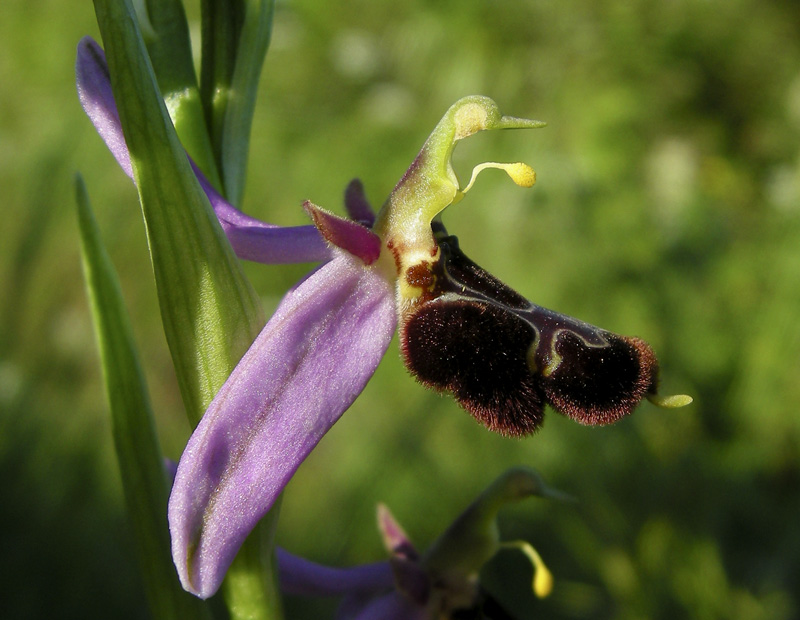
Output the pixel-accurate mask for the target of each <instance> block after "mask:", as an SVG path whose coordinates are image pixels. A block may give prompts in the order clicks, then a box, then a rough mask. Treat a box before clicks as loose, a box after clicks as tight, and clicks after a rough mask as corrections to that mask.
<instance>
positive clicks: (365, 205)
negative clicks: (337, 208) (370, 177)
mask: <svg viewBox="0 0 800 620" xmlns="http://www.w3.org/2000/svg"><path fill="white" fill-rule="evenodd" d="M344 208H345V209H347V214H348V215H349V216H350V219H352V220H355V221H356V222H358V223H360V224H364V226H366V227H367V228H372V225H373V224H374V223H375V211H373V210H372V205H371V204H369V201H368V200H367V195H366V194H365V193H364V184H363V183H361V179H353V180H352V181H350V183H348V184H347V189H345V190H344Z"/></svg>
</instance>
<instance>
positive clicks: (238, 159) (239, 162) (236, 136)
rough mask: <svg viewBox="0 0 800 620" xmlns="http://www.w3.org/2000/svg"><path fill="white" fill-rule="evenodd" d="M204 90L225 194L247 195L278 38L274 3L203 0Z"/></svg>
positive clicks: (271, 0)
mask: <svg viewBox="0 0 800 620" xmlns="http://www.w3.org/2000/svg"><path fill="white" fill-rule="evenodd" d="M201 6H202V32H203V57H202V61H201V68H200V92H201V97H202V99H203V105H204V108H205V110H206V116H207V118H208V119H209V123H210V133H211V140H212V142H213V144H214V152H215V154H216V157H217V164H218V165H219V168H220V170H221V171H222V181H223V186H224V188H225V196H226V197H227V198H228V200H229V201H230V202H231V203H232V204H234V205H239V204H241V201H242V196H243V194H244V185H245V176H246V174H247V156H248V151H249V148H250V128H251V126H252V121H253V110H254V108H255V102H256V95H257V91H258V82H259V77H260V76H261V69H262V67H263V65H264V58H265V56H266V54H267V49H268V48H269V41H270V36H271V34H272V16H273V12H274V9H275V2H274V0H203V2H202V5H201Z"/></svg>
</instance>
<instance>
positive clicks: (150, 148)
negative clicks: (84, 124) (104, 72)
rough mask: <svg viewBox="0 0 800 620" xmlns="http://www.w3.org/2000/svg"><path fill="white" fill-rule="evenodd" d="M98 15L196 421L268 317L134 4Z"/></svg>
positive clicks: (172, 344) (112, 0)
mask: <svg viewBox="0 0 800 620" xmlns="http://www.w3.org/2000/svg"><path fill="white" fill-rule="evenodd" d="M95 11H96V13H97V19H98V23H99V25H100V32H101V34H102V36H103V42H104V46H105V51H106V58H107V60H108V65H109V70H110V74H111V85H112V89H113V92H114V97H115V99H116V101H117V106H118V109H119V114H120V119H121V122H122V129H123V132H124V134H125V140H126V142H127V144H128V149H129V150H130V154H131V162H132V164H133V172H134V177H135V178H136V185H137V187H138V189H139V198H140V201H141V204H142V212H143V215H144V219H145V224H146V227H147V237H148V241H149V245H150V255H151V258H152V263H153V270H154V272H155V279H156V287H157V290H158V297H159V304H160V307H161V318H162V322H163V324H164V331H165V334H166V337H167V343H168V345H169V348H170V352H171V353H172V360H173V364H174V366H175V370H176V373H177V377H178V384H179V386H180V389H181V394H182V396H183V400H184V404H185V405H186V410H187V414H188V415H189V419H190V420H191V422H192V425H193V426H194V425H196V424H197V422H198V421H199V419H200V416H201V415H202V413H203V412H204V411H205V410H206V408H207V407H208V405H209V403H210V402H211V400H212V399H213V397H214V395H215V394H216V392H217V390H218V389H219V388H220V387H221V386H222V384H223V383H224V382H225V380H226V379H227V378H228V375H230V373H231V371H232V370H233V368H234V367H235V365H236V363H237V362H238V361H239V359H240V358H241V356H242V355H243V354H244V352H245V351H246V350H247V348H248V347H249V346H250V344H251V343H252V341H253V339H254V338H255V336H256V335H257V334H258V332H259V331H260V329H261V328H262V327H263V325H264V322H265V318H264V314H263V311H262V309H261V305H260V302H259V300H258V297H257V296H256V294H255V292H254V291H253V289H252V287H251V286H250V284H249V282H248V281H247V280H246V279H245V277H244V274H243V272H242V269H241V266H240V264H239V262H238V260H237V259H236V257H235V256H234V254H233V250H232V249H231V247H230V244H229V243H228V240H227V239H226V237H225V235H224V233H223V232H222V229H221V227H220V225H219V222H218V221H217V218H216V216H215V215H214V212H213V211H212V209H211V205H210V204H209V202H208V199H207V198H206V195H205V193H204V192H203V190H202V189H201V188H200V185H199V183H198V181H197V179H196V177H195V175H194V173H193V172H192V170H191V167H190V165H189V162H188V159H187V158H186V155H185V153H184V150H183V147H182V146H181V144H180V142H179V141H178V138H177V136H176V135H175V130H174V128H173V126H172V123H171V121H170V118H169V115H168V114H167V110H166V108H165V106H164V102H163V100H162V99H161V95H160V93H159V90H158V86H157V85H156V80H155V77H154V75H153V69H152V66H151V64H150V61H149V58H148V56H147V52H146V50H145V47H144V43H143V41H142V38H141V36H140V34H139V28H138V24H137V20H136V18H135V16H134V14H133V10H132V8H131V6H130V4H129V2H127V0H126V1H120V0H95Z"/></svg>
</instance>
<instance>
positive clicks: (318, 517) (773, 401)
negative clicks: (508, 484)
mask: <svg viewBox="0 0 800 620" xmlns="http://www.w3.org/2000/svg"><path fill="white" fill-rule="evenodd" d="M188 10H189V13H190V15H192V14H195V15H196V12H197V10H198V9H197V7H196V6H194V5H190V6H189V7H188ZM84 34H92V35H93V36H95V37H97V28H96V25H95V22H94V17H93V13H92V6H91V3H90V2H84V3H77V4H76V3H69V5H68V4H67V3H66V2H64V1H63V0H61V1H59V0H40V1H38V2H22V1H20V0H12V1H11V2H6V3H5V4H4V7H3V19H2V20H0V52H1V53H0V83H2V84H3V86H2V89H0V188H1V189H2V196H3V202H4V206H5V209H6V211H7V212H8V213H9V215H10V217H9V218H8V219H7V220H6V221H5V223H4V225H3V226H2V227H0V287H2V296H0V321H2V323H1V324H0V485H1V488H2V502H0V506H1V507H0V531H1V532H2V534H0V537H2V538H0V549H2V556H1V557H2V563H1V564H0V567H2V583H3V590H4V592H5V594H4V595H3V607H4V611H5V614H6V615H7V617H10V618H46V617H47V618H49V617H57V618H93V617H98V618H99V617H109V618H111V617H113V618H143V617H146V610H145V603H144V597H143V591H142V585H141V582H140V580H139V578H138V576H137V575H136V573H135V563H134V561H133V554H132V550H131V546H130V542H129V533H128V530H127V529H126V526H125V524H124V519H123V517H122V502H121V492H120V482H119V475H118V472H117V470H116V465H115V461H114V457H113V452H112V450H113V448H112V441H111V434H110V429H109V420H108V415H107V411H106V404H105V402H104V401H103V390H102V385H101V382H100V371H99V365H98V362H97V354H96V352H95V343H94V341H93V337H92V332H91V325H90V318H89V311H88V306H87V302H86V300H85V295H84V290H83V283H82V280H81V275H80V262H79V250H78V237H77V231H76V226H75V222H74V207H73V205H72V197H71V190H70V177H71V175H72V173H73V172H74V171H75V170H77V169H80V170H81V171H82V172H84V174H85V177H86V181H87V185H88V187H89V190H90V192H91V195H92V201H93V203H94V205H95V208H96V210H97V212H98V219H99V221H100V225H101V228H102V231H103V235H104V239H105V242H106V244H107V245H108V247H109V248H110V249H111V253H112V258H113V260H114V261H115V264H116V265H117V268H118V269H119V271H120V275H121V279H122V284H123V290H124V293H125V296H126V302H127V303H128V305H129V308H130V311H131V314H132V318H133V321H134V330H135V335H136V337H137V340H138V343H139V346H140V347H141V351H142V358H143V362H144V365H145V367H146V372H147V376H148V380H149V383H150V388H151V392H152V395H153V402H154V406H155V409H156V411H157V414H158V424H159V431H160V433H161V437H162V442H163V445H164V449H165V452H166V453H167V454H168V455H169V456H171V457H173V458H177V457H178V455H179V454H180V451H181V447H182V445H183V444H184V442H185V440H186V438H187V437H188V433H189V429H188V425H187V423H186V422H185V416H184V414H183V412H182V411H181V409H180V408H181V406H182V405H181V401H180V397H179V394H178V391H177V387H176V383H175V378H174V373H173V371H172V367H171V362H170V358H169V354H168V352H167V349H166V346H165V343H164V338H163V335H162V334H163V332H162V331H161V327H160V324H159V313H158V310H157V304H156V299H155V291H154V287H153V283H152V270H151V268H150V265H149V258H148V254H147V248H146V244H145V236H144V234H143V233H144V231H143V226H142V224H141V217H140V213H139V208H138V205H137V202H136V194H135V191H134V189H133V187H132V186H131V185H130V183H129V181H128V179H127V178H125V177H124V176H123V175H122V173H121V172H120V171H119V170H118V169H117V168H116V164H115V162H114V161H113V159H112V158H111V156H110V155H109V154H108V153H107V152H106V150H105V147H104V146H103V145H102V143H101V141H100V139H99V138H98V137H97V136H96V135H94V132H93V130H92V128H91V125H90V124H89V122H88V120H87V119H86V118H85V117H84V116H83V113H82V111H81V110H80V107H79V105H78V103H77V98H76V96H75V92H74V85H73V69H72V65H73V62H74V50H75V46H76V45H77V42H78V40H79V38H80V37H81V36H82V35H84ZM474 93H479V94H486V95H489V96H491V97H492V98H494V99H495V100H496V101H497V102H498V103H499V104H500V106H501V109H502V110H503V111H504V112H506V113H508V114H516V115H520V116H532V117H534V118H539V119H541V120H545V121H547V122H548V123H549V126H548V127H547V128H545V129H541V130H537V131H536V132H505V133H500V134H497V133H493V134H487V135H485V136H483V135H479V136H476V137H475V138H472V139H470V140H469V141H467V142H466V143H464V144H463V145H462V146H460V147H459V149H458V150H457V152H456V155H457V165H458V164H460V165H461V167H460V168H459V170H460V172H461V174H462V175H463V174H465V173H466V171H467V170H469V168H470V167H471V166H472V165H473V164H475V163H477V162H478V161H483V160H486V159H496V160H511V161H514V160H523V161H526V162H528V163H530V164H532V165H533V166H534V167H535V168H536V170H537V173H538V178H539V183H538V184H537V186H536V187H535V188H534V189H533V190H528V191H525V190H521V189H519V188H516V187H514V186H513V185H512V184H510V183H508V182H507V180H505V179H501V178H500V173H497V176H494V177H493V176H492V174H491V173H487V174H486V175H483V176H482V177H481V179H480V180H479V182H478V184H477V186H476V187H475V189H473V190H472V192H470V194H469V196H468V197H467V198H466V199H465V200H464V201H463V202H461V203H460V204H458V205H457V206H456V207H453V209H451V210H450V211H449V212H447V213H445V222H446V223H447V225H448V228H449V230H450V231H451V232H453V233H455V234H457V235H459V237H460V238H461V242H462V248H464V249H465V251H466V252H467V253H468V254H469V255H470V257H472V258H473V259H475V260H476V261H478V262H479V263H480V264H482V265H483V266H485V267H487V268H489V269H490V270H491V271H492V272H493V273H495V274H496V275H498V276H499V277H501V278H502V279H504V280H505V281H506V282H508V283H509V284H511V285H512V286H514V287H515V288H517V289H518V290H519V291H520V292H522V293H524V294H525V295H526V296H528V297H529V298H531V299H533V300H534V301H536V302H537V303H539V304H542V305H545V306H548V307H551V308H554V309H558V310H560V311H563V312H567V313H570V314H572V315H574V316H577V317H580V318H583V319H585V320H587V321H590V322H592V323H595V324H598V325H601V326H603V327H606V328H608V329H612V330H615V331H618V332H621V333H627V334H631V335H639V336H641V337H643V338H645V339H647V340H648V341H649V342H650V343H651V344H652V345H653V347H654V348H655V350H656V351H657V353H658V354H659V357H660V359H661V362H662V383H663V390H664V391H665V392H666V393H670V392H673V393H674V392H686V393H690V394H692V395H693V396H694V397H695V403H694V404H693V405H691V406H690V407H688V408H685V409H681V410H677V411H672V412H664V411H661V410H657V409H655V408H653V407H651V406H649V405H644V406H642V407H641V409H640V410H639V411H638V412H637V413H636V414H635V415H633V416H632V417H631V418H629V419H627V420H624V421H622V422H620V423H619V424H617V425H615V426H613V427H608V428H600V429H588V428H583V427H580V426H577V425H575V424H574V423H572V422H570V421H568V420H565V419H563V418H561V417H560V416H558V415H556V414H553V413H550V414H549V415H548V418H547V421H546V423H545V426H544V428H543V429H542V431H541V432H540V433H539V434H538V435H537V436H535V437H533V438H529V439H526V440H522V441H516V440H509V439H504V438H501V437H496V436H491V435H490V434H489V433H487V432H485V431H484V430H483V429H482V428H481V427H479V426H478V425H477V424H475V423H474V422H473V421H472V420H471V419H470V418H469V416H467V415H465V414H464V413H463V412H461V411H460V410H459V409H458V407H457V406H456V405H455V404H454V403H453V402H452V401H451V400H449V399H447V398H441V397H439V396H437V395H435V394H432V393H429V392H427V391H425V390H424V389H422V388H421V387H419V386H418V385H416V384H415V383H414V382H413V381H412V380H410V379H409V378H408V376H407V374H406V373H405V371H404V370H403V368H402V364H401V363H400V360H399V358H398V355H397V349H396V346H393V347H392V349H391V350H390V353H389V355H388V356H387V357H386V359H385V361H384V363H383V364H382V366H381V367H380V368H379V370H378V372H377V374H376V376H375V378H374V379H373V381H372V382H371V383H370V385H369V386H368V387H367V389H366V391H365V392H364V394H363V395H362V397H361V398H360V399H359V400H358V401H357V403H356V404H355V406H354V407H353V408H352V409H351V411H349V412H348V413H347V415H345V416H344V417H343V418H342V420H341V422H339V423H338V424H337V426H336V427H335V428H334V429H333V431H332V432H331V433H330V434H329V435H328V436H327V437H326V438H325V439H324V440H323V442H322V443H321V444H320V446H319V448H318V449H317V450H316V451H315V452H314V454H313V455H312V457H311V458H310V459H309V460H308V461H307V462H306V463H305V464H304V466H303V467H302V468H301V470H300V471H299V473H298V475H297V476H296V478H295V479H294V480H293V482H292V483H291V484H290V487H289V489H288V492H287V493H286V498H285V501H284V505H283V511H282V523H281V527H280V533H279V539H280V541H281V544H283V545H284V546H286V547H287V548H289V549H290V550H292V551H294V552H297V553H300V554H303V555H306V556H308V557H311V558H313V559H315V560H318V561H322V562H328V563H332V564H352V563H357V562H364V561H372V560H375V559H379V558H381V557H382V555H383V554H382V550H381V548H380V541H379V537H378V534H377V532H376V529H375V527H374V520H375V518H374V507H375V504H376V502H377V501H384V502H386V503H387V504H388V505H389V506H390V507H391V508H392V511H393V512H394V513H395V515H396V516H397V517H398V518H399V519H400V520H401V522H402V523H403V524H404V526H405V527H406V529H407V531H408V532H409V534H410V535H411V536H412V538H414V540H415V541H416V542H417V543H418V544H419V546H420V547H425V546H426V545H427V544H428V543H429V542H430V541H431V540H432V539H433V538H434V537H435V536H436V535H437V534H438V533H439V532H440V531H441V530H442V528H443V527H445V526H446V525H447V524H448V523H449V522H450V520H451V519H452V518H453V517H454V516H455V515H456V514H457V513H458V512H460V511H461V509H462V508H463V507H464V506H465V505H466V504H467V503H469V501H471V499H472V498H473V497H474V496H475V495H476V494H477V493H478V492H479V491H480V490H481V489H482V488H483V487H484V486H486V485H487V484H488V483H489V482H490V481H491V480H492V479H494V478H495V477H496V476H497V475H498V474H499V473H500V472H501V471H503V470H504V469H505V468H507V467H509V466H512V465H517V464H526V465H530V466H533V467H535V468H536V469H538V470H539V471H540V472H541V473H542V475H543V476H544V477H545V478H546V479H547V480H548V482H549V483H551V484H553V485H554V486H556V487H558V488H561V489H563V490H565V491H568V492H570V493H572V494H573V495H575V496H577V497H579V498H580V503H579V504H578V506H577V507H576V506H571V505H559V504H554V503H552V502H544V501H530V502H528V503H525V504H522V505H520V506H519V507H515V508H513V509H509V510H507V511H505V512H504V513H503V514H502V515H501V529H502V531H503V533H504V537H505V538H507V539H516V538H524V539H527V540H529V541H530V542H532V543H533V544H534V545H535V546H536V547H537V548H538V549H539V551H540V552H541V554H542V556H543V558H544V559H545V561H546V562H547V563H548V565H549V566H550V568H551V570H552V571H553V573H554V576H555V578H556V585H555V590H554V593H553V595H552V596H551V597H550V598H549V599H546V600H544V601H541V602H537V601H533V600H527V599H526V597H527V596H528V594H527V591H526V583H525V582H527V577H526V576H525V573H524V570H525V569H524V566H523V567H522V568H520V564H518V563H517V562H518V561H519V558H517V557H515V556H514V554H512V553H504V554H502V555H501V556H500V557H498V559H497V561H496V562H495V563H493V565H492V566H491V567H490V569H489V570H490V572H491V573H492V575H490V576H487V577H492V578H493V579H495V580H498V581H500V582H503V583H504V585H505V587H507V588H508V589H514V588H516V590H518V591H519V592H520V594H519V595H517V596H513V597H512V599H511V602H510V603H509V604H510V605H514V606H520V607H522V608H523V609H526V610H527V612H525V613H527V614H528V615H527V616H523V617H531V618H533V617H546V618H615V619H627V618H674V617H686V618H698V619H707V618H708V619H715V618H720V619H722V618H726V619H727V618H733V619H743V620H744V619H748V620H749V619H757V618H765V619H767V618H768V619H781V618H796V617H798V616H800V596H798V592H797V584H798V583H800V527H798V525H797V515H798V514H800V413H799V412H798V405H800V382H798V381H797V379H796V377H797V376H798V374H799V373H800V356H798V353H797V351H798V349H800V327H798V324H797V314H798V309H800V251H798V246H799V245H800V148H799V147H798V145H800V5H798V4H797V3H796V2H794V1H792V0H769V1H765V2H756V1H755V0H725V1H723V0H675V1H671V2H655V1H653V0H602V1H600V2H589V1H588V0H576V1H571V2H570V1H568V2H556V1H555V0H543V1H516V2H515V1H511V0H496V1H492V2H479V1H474V2H463V1H456V0H448V1H445V2H430V1H429V2H423V1H422V0H411V1H409V2H405V3H386V2H375V1H373V0H354V1H350V2H339V3H319V2H315V1H313V0H295V1H293V2H284V3H280V4H279V7H278V10H277V13H276V21H275V32H274V38H273V46H272V50H271V52H270V54H269V55H268V57H267V62H266V65H265V69H264V80H263V83H262V85H261V93H260V99H259V106H258V108H257V110H256V117H255V125H254V133H253V138H252V144H251V149H252V157H251V163H250V170H249V178H248V187H247V193H246V196H245V209H246V210H247V211H248V212H250V213H252V214H254V215H256V216H259V217H262V218H264V219H268V220H270V221H273V222H276V223H281V224H289V223H302V222H304V216H303V214H302V211H301V209H300V208H299V204H300V202H301V201H302V200H303V199H306V198H309V199H312V200H314V202H316V203H317V204H320V205H324V206H326V207H328V208H332V209H340V208H341V207H340V203H341V192H342V190H343V189H344V187H345V185H346V183H347V182H348V181H349V179H350V178H352V177H353V176H359V177H361V178H362V179H363V180H364V182H365V185H366V189H367V193H368V195H369V196H370V197H371V198H372V200H373V201H374V202H375V204H376V206H377V205H379V204H380V203H381V201H382V200H383V198H384V197H385V196H386V195H387V194H388V192H389V190H390V189H391V187H392V186H393V185H394V183H395V182H396V181H397V179H399V177H400V176H401V175H402V173H403V171H404V170H405V168H406V167H407V166H408V164H409V163H410V162H411V160H412V159H413V157H414V156H415V154H416V152H417V150H418V149H419V147H420V146H421V144H422V142H423V140H424V139H425V137H426V136H427V134H428V132H429V131H430V130H431V128H432V127H433V126H434V124H435V123H436V121H437V120H438V119H439V117H440V116H441V114H442V113H443V112H444V110H446V109H447V107H448V106H449V105H450V104H451V103H452V102H453V101H455V100H456V99H457V98H459V97H461V96H463V95H467V94H474ZM246 269H247V273H248V275H249V276H250V277H251V278H252V280H253V282H254V285H255V287H256V289H257V290H258V291H259V292H260V293H261V295H262V296H263V299H264V302H265V306H266V308H267V309H268V310H269V309H271V308H273V307H274V306H275V304H276V303H277V301H278V299H279V298H280V295H281V294H282V292H283V291H284V290H285V289H286V288H287V287H288V286H290V285H291V284H292V283H293V282H294V281H296V280H297V279H298V278H299V277H300V276H301V275H302V274H303V273H304V271H305V268H304V267H303V266H296V267H289V268H285V267H264V266H260V265H247V266H246ZM509 571H510V572H509ZM507 575H509V576H507ZM520 584H521V585H520ZM334 604H335V603H334V602H333V601H300V600H290V601H289V604H288V615H289V617H318V616H319V615H320V614H323V613H328V612H329V611H330V610H331V609H333V606H334Z"/></svg>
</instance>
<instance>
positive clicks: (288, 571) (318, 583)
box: [277, 547, 394, 596]
mask: <svg viewBox="0 0 800 620" xmlns="http://www.w3.org/2000/svg"><path fill="white" fill-rule="evenodd" d="M277 556H278V569H279V573H280V580H281V591H282V592H283V593H285V594H294V595H299V596H335V595H341V594H353V593H357V592H367V593H374V592H375V591H380V590H386V591H387V592H388V591H389V590H391V589H392V588H393V587H394V578H393V575H392V567H391V566H390V565H389V562H375V563H374V564H362V565H359V566H353V567H351V568H332V567H330V566H323V565H321V564H316V563H315V562H312V561H310V560H306V559H305V558H301V557H299V556H296V555H293V554H291V553H289V552H288V551H286V550H285V549H281V548H280V547H278V548H277Z"/></svg>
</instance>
